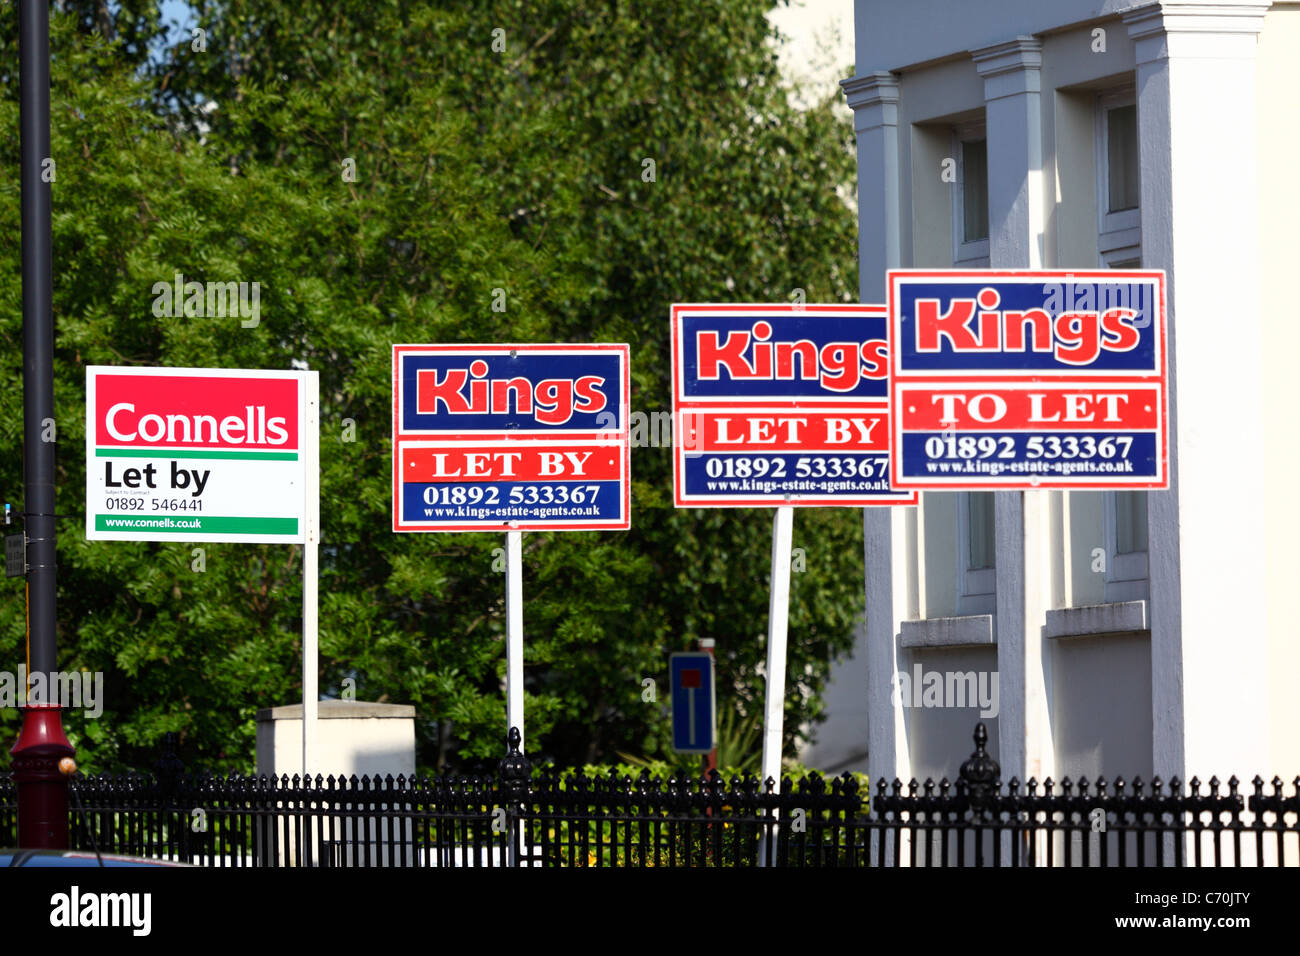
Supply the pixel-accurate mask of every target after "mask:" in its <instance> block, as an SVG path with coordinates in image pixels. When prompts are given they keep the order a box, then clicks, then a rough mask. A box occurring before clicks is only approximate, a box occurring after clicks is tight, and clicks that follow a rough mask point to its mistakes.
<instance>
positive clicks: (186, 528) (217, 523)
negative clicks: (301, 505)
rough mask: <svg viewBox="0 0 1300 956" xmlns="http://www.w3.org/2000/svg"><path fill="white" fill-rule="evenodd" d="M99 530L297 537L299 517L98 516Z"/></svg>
mask: <svg viewBox="0 0 1300 956" xmlns="http://www.w3.org/2000/svg"><path fill="white" fill-rule="evenodd" d="M95 530H96V531H163V532H166V533H169V534H170V533H175V534H297V533H298V519H297V518H214V517H206V516H205V517H198V516H193V517H179V516H164V515H150V516H148V517H145V516H143V515H98V514H97V515H95Z"/></svg>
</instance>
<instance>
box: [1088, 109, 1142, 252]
mask: <svg viewBox="0 0 1300 956" xmlns="http://www.w3.org/2000/svg"><path fill="white" fill-rule="evenodd" d="M1137 120H1138V116H1137V101H1136V97H1135V96H1134V92H1133V90H1131V89H1126V90H1121V91H1117V92H1113V93H1107V94H1105V95H1103V96H1099V97H1098V98H1097V136H1096V140H1097V211H1098V223H1097V232H1098V241H1097V251H1098V253H1099V255H1100V257H1101V260H1102V264H1103V265H1109V266H1112V267H1116V268H1118V267H1119V266H1120V261H1119V260H1131V259H1133V258H1136V255H1137V251H1136V250H1137V246H1138V244H1139V243H1140V242H1141V241H1142V240H1141V230H1140V229H1139V225H1140V223H1141V211H1140V209H1139V206H1140V200H1141V195H1142V191H1141V175H1140V165H1139V162H1138V124H1137Z"/></svg>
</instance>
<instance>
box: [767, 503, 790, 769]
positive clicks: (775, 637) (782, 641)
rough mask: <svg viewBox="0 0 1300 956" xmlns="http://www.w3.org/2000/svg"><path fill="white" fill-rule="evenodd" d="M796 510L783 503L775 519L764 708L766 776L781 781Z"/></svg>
mask: <svg viewBox="0 0 1300 956" xmlns="http://www.w3.org/2000/svg"><path fill="white" fill-rule="evenodd" d="M793 533H794V509H793V508H791V507H790V506H789V505H781V506H780V507H778V508H777V509H776V514H775V516H774V517H773V519H772V583H771V595H770V597H769V602H768V611H767V701H766V706H765V708H764V711H763V779H764V780H769V779H770V780H775V781H776V782H777V791H778V792H779V791H780V782H781V736H782V734H783V733H784V732H785V651H786V632H787V629H788V626H789V621H790V546H791V541H792V539H793Z"/></svg>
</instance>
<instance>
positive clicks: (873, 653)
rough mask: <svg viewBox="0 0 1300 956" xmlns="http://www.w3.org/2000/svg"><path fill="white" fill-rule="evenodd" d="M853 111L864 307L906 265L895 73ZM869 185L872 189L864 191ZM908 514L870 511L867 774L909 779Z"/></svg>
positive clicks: (863, 93) (851, 86)
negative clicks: (900, 677) (905, 683)
mask: <svg viewBox="0 0 1300 956" xmlns="http://www.w3.org/2000/svg"><path fill="white" fill-rule="evenodd" d="M840 85H841V86H842V87H843V88H844V92H845V95H846V96H847V97H848V103H849V106H850V107H851V108H852V109H853V127H854V129H855V130H856V131H857V141H858V183H859V190H858V263H859V270H858V290H859V297H860V301H862V302H867V303H883V302H884V301H885V270H886V269H891V268H895V267H897V266H899V265H900V264H901V259H900V254H901V253H900V250H901V249H902V234H901V211H900V209H899V203H900V201H901V198H902V193H901V189H900V186H899V174H898V156H899V149H898V80H897V79H896V78H895V77H894V75H893V74H892V73H887V72H877V73H869V74H867V75H866V76H855V77H852V78H851V79H848V80H844V81H843V82H842V83H841V84H840ZM864 186H865V188H863V187H864ZM907 510H908V509H901V508H897V507H881V508H864V509H863V514H864V517H863V537H864V549H865V561H866V604H867V607H866V628H865V646H863V647H859V648H857V649H856V650H855V653H865V654H866V659H867V681H868V686H867V687H866V693H867V727H866V731H867V772H868V774H869V776H870V778H871V781H872V784H873V789H874V784H875V782H876V781H878V780H887V781H890V780H893V779H894V778H895V777H899V778H902V779H903V780H907V779H908V778H909V777H910V776H911V762H910V760H909V758H908V751H907V733H906V728H905V726H904V722H903V708H902V704H901V702H896V701H895V699H894V698H895V695H894V694H893V693H892V690H893V688H894V687H896V686H897V683H896V679H897V674H898V666H899V661H898V656H899V652H898V633H899V631H900V629H901V628H900V622H901V620H902V617H903V615H905V614H906V613H907V608H906V605H907V596H906V587H907V578H906V574H907V568H906V561H907V548H906V544H905V535H906V521H907V517H908V516H907V514H906V511H907Z"/></svg>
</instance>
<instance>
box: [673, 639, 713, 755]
mask: <svg viewBox="0 0 1300 956" xmlns="http://www.w3.org/2000/svg"><path fill="white" fill-rule="evenodd" d="M668 669H669V679H670V681H671V684H672V705H673V749H674V750H676V751H679V752H681V753H708V752H709V751H711V750H712V749H713V748H714V746H716V740H715V738H716V734H715V730H714V718H715V714H716V707H715V697H714V686H713V683H714V682H713V658H712V656H710V655H709V654H707V653H701V652H698V651H693V652H689V653H682V654H673V655H671V656H670V657H669V659H668Z"/></svg>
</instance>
